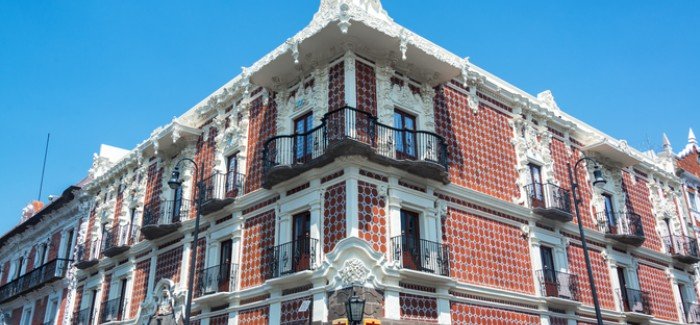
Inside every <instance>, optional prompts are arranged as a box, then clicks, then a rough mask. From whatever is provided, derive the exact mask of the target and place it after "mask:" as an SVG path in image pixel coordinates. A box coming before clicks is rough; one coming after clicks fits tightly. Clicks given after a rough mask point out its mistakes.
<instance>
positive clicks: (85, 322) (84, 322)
mask: <svg viewBox="0 0 700 325" xmlns="http://www.w3.org/2000/svg"><path fill="white" fill-rule="evenodd" d="M91 323H92V308H90V307H88V308H84V309H81V310H80V311H78V312H77V313H75V314H73V325H90V324H91Z"/></svg>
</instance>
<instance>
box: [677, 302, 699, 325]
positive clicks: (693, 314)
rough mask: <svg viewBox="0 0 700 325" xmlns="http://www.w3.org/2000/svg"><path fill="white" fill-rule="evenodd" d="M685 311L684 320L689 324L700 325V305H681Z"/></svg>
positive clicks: (692, 303)
mask: <svg viewBox="0 0 700 325" xmlns="http://www.w3.org/2000/svg"><path fill="white" fill-rule="evenodd" d="M680 307H681V309H682V310H683V320H684V321H685V322H686V323H688V324H700V304H697V303H694V302H686V303H684V304H681V305H680Z"/></svg>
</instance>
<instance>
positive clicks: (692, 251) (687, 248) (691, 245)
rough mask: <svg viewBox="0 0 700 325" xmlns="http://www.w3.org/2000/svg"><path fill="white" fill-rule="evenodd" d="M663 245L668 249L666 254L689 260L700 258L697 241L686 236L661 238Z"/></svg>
mask: <svg viewBox="0 0 700 325" xmlns="http://www.w3.org/2000/svg"><path fill="white" fill-rule="evenodd" d="M663 241H664V244H665V245H666V247H667V248H668V252H669V253H671V254H672V255H680V256H687V257H691V258H695V259H698V258H700V251H699V250H698V240H697V239H695V238H693V237H688V236H675V235H674V236H665V237H663Z"/></svg>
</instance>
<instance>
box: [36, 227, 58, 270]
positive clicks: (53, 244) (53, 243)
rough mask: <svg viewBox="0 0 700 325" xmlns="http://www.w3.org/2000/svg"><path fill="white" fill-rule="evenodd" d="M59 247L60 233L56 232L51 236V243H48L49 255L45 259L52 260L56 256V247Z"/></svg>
mask: <svg viewBox="0 0 700 325" xmlns="http://www.w3.org/2000/svg"><path fill="white" fill-rule="evenodd" d="M60 247H61V233H60V232H57V233H55V234H53V235H52V236H51V244H50V245H49V257H48V258H47V259H46V261H47V262H48V261H51V260H54V259H56V258H57V257H58V249H59V248H60ZM37 266H38V265H37Z"/></svg>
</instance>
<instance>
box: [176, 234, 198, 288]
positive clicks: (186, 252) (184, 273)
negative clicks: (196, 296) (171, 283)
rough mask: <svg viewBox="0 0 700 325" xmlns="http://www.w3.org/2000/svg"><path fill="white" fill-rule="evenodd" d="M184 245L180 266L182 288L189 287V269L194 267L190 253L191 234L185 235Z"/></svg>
mask: <svg viewBox="0 0 700 325" xmlns="http://www.w3.org/2000/svg"><path fill="white" fill-rule="evenodd" d="M183 241H184V242H185V243H184V246H183V248H182V264H181V265H182V267H181V268H180V288H187V281H188V280H187V279H188V277H189V269H190V267H193V266H194V265H192V264H194V261H191V260H190V254H191V253H192V236H191V235H190V234H187V235H185V238H184V240H183ZM195 271H196V270H195ZM195 276H196V273H195Z"/></svg>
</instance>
